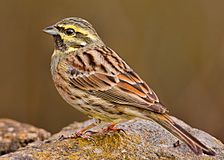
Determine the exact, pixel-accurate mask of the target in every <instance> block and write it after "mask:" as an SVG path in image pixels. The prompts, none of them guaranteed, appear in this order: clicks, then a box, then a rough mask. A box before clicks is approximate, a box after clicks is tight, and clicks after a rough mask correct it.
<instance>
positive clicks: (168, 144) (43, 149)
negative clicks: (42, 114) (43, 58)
mask: <svg viewBox="0 0 224 160" xmlns="http://www.w3.org/2000/svg"><path fill="white" fill-rule="evenodd" d="M175 121H176V122H178V123H179V124H180V125H182V126H183V127H184V128H185V129H186V130H188V131H189V132H190V133H192V134H193V135H195V136H196V137H197V138H198V139H200V140H201V141H202V142H203V143H204V144H206V145H207V146H209V147H211V148H213V149H214V150H215V151H216V153H217V155H216V156H207V155H200V156H197V155H195V154H194V153H193V152H191V150H190V149H189V148H188V147H187V146H186V145H185V144H183V143H180V145H178V146H177V147H174V146H173V144H174V143H175V142H177V139H176V138H175V137H174V136H172V135H171V134H170V133H169V132H167V131H166V130H164V129H163V128H162V127H160V126H159V125H157V124H156V123H154V122H151V121H145V120H140V119H135V120H132V121H129V122H126V123H122V124H119V125H118V126H117V127H118V128H122V129H124V130H125V132H126V134H124V133H122V132H121V133H109V134H106V135H101V136H99V135H95V136H92V139H91V140H88V139H84V138H75V139H64V140H59V137H61V135H64V136H69V135H72V134H73V133H75V131H76V130H77V129H80V128H81V127H83V126H85V125H87V124H88V123H90V121H87V122H84V123H77V122H75V123H73V124H71V125H69V126H68V127H65V128H64V129H62V131H61V132H59V133H57V134H55V135H53V136H52V137H50V138H49V139H48V140H45V141H42V142H41V141H38V142H34V143H31V144H29V145H28V146H27V147H24V148H20V149H19V150H18V151H16V152H12V153H9V154H6V155H3V156H1V157H0V160H34V159H35V160H36V159H41V160H42V159H43V160H54V159H58V160H76V159H78V160H92V159H96V160H98V159H99V160H110V159H111V160H112V159H116V160H123V159H138V160H148V159H150V160H154V159H155V160H157V159H162V160H166V159H173V160H179V159H180V160H181V159H188V160H191V159H192V160H213V159H218V160H222V159H224V145H223V144H222V143H221V142H220V141H219V140H217V139H216V138H214V137H212V136H210V135H209V134H207V133H205V132H203V131H201V130H198V129H194V128H191V127H190V126H188V125H186V124H185V123H184V122H182V121H180V120H177V119H176V120H175ZM95 129H97V128H95Z"/></svg>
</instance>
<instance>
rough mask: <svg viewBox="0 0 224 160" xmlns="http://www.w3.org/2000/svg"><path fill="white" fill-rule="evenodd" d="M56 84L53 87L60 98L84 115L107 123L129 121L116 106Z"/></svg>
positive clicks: (83, 92)
mask: <svg viewBox="0 0 224 160" xmlns="http://www.w3.org/2000/svg"><path fill="white" fill-rule="evenodd" d="M58 82H59V81H57V83H55V86H56V88H57V90H58V92H59V94H60V95H61V96H62V98H63V99H64V100H65V101H66V102H67V103H69V104H70V105H71V106H73V107H74V108H76V109H77V110H79V111H81V112H83V113H84V114H87V115H88V116H90V117H93V118H96V119H100V120H102V121H108V122H112V121H123V119H124V120H125V119H130V118H129V117H128V116H127V115H125V114H123V113H121V112H120V111H118V110H117V107H116V105H114V104H112V103H110V102H108V101H106V100H104V99H102V98H98V97H96V96H94V95H90V94H88V93H86V92H85V91H83V90H81V89H78V88H75V87H73V86H70V85H68V84H67V83H63V81H61V82H60V83H58Z"/></svg>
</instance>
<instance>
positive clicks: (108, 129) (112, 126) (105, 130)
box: [96, 123, 126, 135]
mask: <svg viewBox="0 0 224 160" xmlns="http://www.w3.org/2000/svg"><path fill="white" fill-rule="evenodd" d="M115 125H116V124H115V123H111V124H109V125H108V126H107V127H106V128H103V129H102V130H101V131H98V132H97V133H96V134H97V135H106V134H108V133H116V132H118V133H120V132H123V133H125V134H126V132H125V130H124V129H121V128H116V127H115Z"/></svg>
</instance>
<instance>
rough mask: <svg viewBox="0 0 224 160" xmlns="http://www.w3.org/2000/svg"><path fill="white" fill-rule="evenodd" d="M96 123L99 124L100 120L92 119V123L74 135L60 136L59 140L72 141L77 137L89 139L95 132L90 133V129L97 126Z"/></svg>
mask: <svg viewBox="0 0 224 160" xmlns="http://www.w3.org/2000/svg"><path fill="white" fill-rule="evenodd" d="M98 123H100V120H98V119H94V122H92V123H90V124H89V125H87V126H85V127H84V128H81V129H80V130H78V131H77V132H76V133H75V134H72V135H70V136H64V135H61V136H60V138H59V139H60V140H64V139H72V138H77V137H82V138H85V139H91V137H90V135H92V134H94V133H95V132H94V131H91V130H90V129H92V128H93V127H95V126H97V124H98ZM87 133H88V135H87Z"/></svg>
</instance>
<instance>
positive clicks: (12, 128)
mask: <svg viewBox="0 0 224 160" xmlns="http://www.w3.org/2000/svg"><path fill="white" fill-rule="evenodd" d="M49 137H50V133H49V132H46V131H45V130H43V129H39V128H36V127H34V126H31V125H28V124H24V123H19V122H17V121H14V120H10V119H0V155H3V154H6V153H9V152H13V151H16V150H17V149H18V148H20V147H25V146H26V145H28V144H29V143H31V142H35V141H38V140H44V139H46V138H49Z"/></svg>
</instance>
